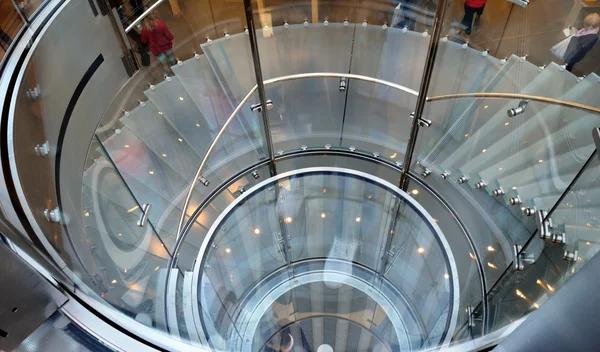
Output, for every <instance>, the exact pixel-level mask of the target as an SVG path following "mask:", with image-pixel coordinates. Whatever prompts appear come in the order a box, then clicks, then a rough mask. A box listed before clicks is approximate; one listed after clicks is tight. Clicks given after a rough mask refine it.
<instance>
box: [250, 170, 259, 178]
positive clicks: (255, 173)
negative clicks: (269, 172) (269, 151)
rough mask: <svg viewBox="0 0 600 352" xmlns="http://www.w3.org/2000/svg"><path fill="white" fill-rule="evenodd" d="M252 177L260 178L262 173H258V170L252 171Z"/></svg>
mask: <svg viewBox="0 0 600 352" xmlns="http://www.w3.org/2000/svg"><path fill="white" fill-rule="evenodd" d="M252 177H254V179H255V180H258V179H259V178H260V175H259V174H258V170H254V171H252Z"/></svg>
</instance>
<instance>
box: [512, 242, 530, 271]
mask: <svg viewBox="0 0 600 352" xmlns="http://www.w3.org/2000/svg"><path fill="white" fill-rule="evenodd" d="M522 249H523V246H521V245H519V244H515V245H514V246H513V269H515V270H517V271H523V270H525V264H533V263H535V258H534V257H533V255H527V252H526V251H522Z"/></svg>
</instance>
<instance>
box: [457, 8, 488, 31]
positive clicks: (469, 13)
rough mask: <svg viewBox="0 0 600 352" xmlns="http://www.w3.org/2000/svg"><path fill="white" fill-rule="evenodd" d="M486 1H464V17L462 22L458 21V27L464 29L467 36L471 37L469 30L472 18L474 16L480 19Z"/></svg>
mask: <svg viewBox="0 0 600 352" xmlns="http://www.w3.org/2000/svg"><path fill="white" fill-rule="evenodd" d="M486 2H487V0H466V1H465V16H464V17H463V19H462V21H460V26H461V28H462V29H464V33H465V34H466V35H467V36H469V35H471V30H472V29H473V18H474V17H475V14H477V17H478V18H479V17H481V15H482V14H483V9H484V8H485V3H486Z"/></svg>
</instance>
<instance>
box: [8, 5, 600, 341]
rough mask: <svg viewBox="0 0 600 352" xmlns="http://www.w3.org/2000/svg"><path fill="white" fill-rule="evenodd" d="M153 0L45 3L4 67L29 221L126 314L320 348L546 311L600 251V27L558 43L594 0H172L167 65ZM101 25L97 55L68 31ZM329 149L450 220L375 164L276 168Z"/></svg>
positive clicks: (139, 320) (181, 329)
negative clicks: (267, 294) (579, 46)
mask: <svg viewBox="0 0 600 352" xmlns="http://www.w3.org/2000/svg"><path fill="white" fill-rule="evenodd" d="M517 2H518V1H517ZM141 3H142V2H141V1H128V2H124V4H122V6H120V7H117V8H114V9H109V11H108V16H94V14H93V10H92V9H91V8H90V4H89V3H88V2H77V3H76V2H70V3H68V4H64V6H58V5H57V3H53V2H51V1H50V2H49V4H48V5H47V7H48V8H50V7H52V8H53V9H54V8H55V10H53V11H49V9H46V8H45V7H41V8H40V10H37V11H38V12H39V13H45V11H46V10H48V13H47V14H46V15H47V16H48V17H47V18H52V21H50V22H49V23H48V24H45V25H43V26H42V28H41V30H40V31H39V33H38V32H37V31H36V32H35V33H33V32H32V33H27V34H29V35H31V36H33V38H31V50H29V51H28V52H27V51H25V52H23V53H22V55H23V56H22V57H18V58H15V60H16V59H19V60H20V62H21V63H22V66H18V65H17V66H14V68H15V70H16V71H15V72H14V75H15V76H14V80H13V76H10V77H8V76H7V75H5V76H3V77H2V87H7V88H11V89H6V90H5V91H7V92H10V93H13V94H14V97H11V99H10V100H7V103H6V104H5V106H3V107H2V109H3V112H2V114H3V115H2V116H3V119H6V120H5V122H4V123H5V125H3V126H4V127H2V132H3V136H2V138H3V139H4V140H6V148H2V153H3V154H2V160H6V163H5V164H6V165H4V166H3V172H4V176H5V178H7V180H8V181H7V183H8V186H9V189H10V191H9V193H10V197H12V198H14V199H13V201H12V202H11V203H10V204H7V206H9V207H12V206H14V205H15V204H22V209H21V210H20V211H19V212H15V214H16V215H15V216H14V219H17V220H15V221H18V223H19V225H20V224H21V221H22V222H23V224H24V225H23V227H24V229H26V231H27V232H28V235H29V236H30V238H33V239H34V240H35V243H36V244H37V245H38V246H44V247H45V248H46V250H47V251H48V253H49V254H50V256H51V257H52V260H53V261H54V263H56V264H57V265H58V266H59V267H60V268H62V269H63V270H64V271H65V273H66V274H67V276H69V277H70V278H71V279H72V282H73V283H76V285H77V288H78V290H77V292H79V291H81V292H83V293H85V294H86V295H88V296H90V297H93V300H94V302H99V303H101V304H102V305H106V308H104V309H108V310H109V311H110V312H111V313H112V311H116V312H121V313H124V315H125V316H128V317H130V318H131V320H128V319H124V320H123V322H120V323H122V324H123V325H126V326H128V327H129V326H133V327H135V328H136V329H137V328H139V329H141V330H139V331H146V332H147V330H143V328H141V327H143V326H146V327H150V328H152V329H156V330H158V331H162V332H165V333H168V334H169V335H170V336H172V337H173V338H174V339H175V340H176V341H178V343H181V342H182V341H183V342H184V345H183V346H189V345H194V346H203V347H212V348H215V349H219V350H221V349H223V350H225V349H230V350H238V349H239V347H241V346H243V347H244V348H246V347H248V348H251V349H254V350H260V349H261V348H265V347H266V346H267V344H268V343H270V342H269V341H271V340H272V339H273V337H275V336H281V335H282V331H286V333H287V334H288V335H290V336H292V337H293V339H294V341H296V343H300V341H301V342H302V344H305V343H306V344H307V345H309V346H311V348H313V347H314V348H316V347H319V346H321V345H323V344H328V345H330V346H335V348H336V349H338V348H339V349H344V348H343V346H344V343H346V347H347V344H348V343H354V342H353V341H354V340H350V339H348V340H347V341H346V342H342V341H340V340H342V338H341V337H340V336H349V337H350V338H356V337H357V335H358V339H359V341H358V342H356V343H357V344H358V346H365V348H370V347H373V346H381V347H382V348H384V349H389V350H395V349H396V347H398V346H401V347H403V348H402V349H420V348H427V347H435V346H439V345H441V344H446V343H449V342H452V343H454V342H456V343H458V342H461V341H463V340H465V339H472V338H476V337H478V336H481V335H484V334H486V333H489V332H491V331H494V330H496V329H500V328H502V327H504V326H505V325H507V324H509V323H510V322H512V321H515V320H516V319H518V318H520V317H522V316H524V315H526V314H527V313H528V312H530V311H532V310H534V309H537V308H538V307H539V306H541V305H542V304H543V302H544V301H545V300H546V299H548V298H549V297H551V296H552V293H553V292H554V291H555V290H556V289H558V288H559V287H560V286H561V285H562V283H563V282H564V281H565V280H566V279H568V277H569V276H570V275H572V274H573V273H575V272H576V271H577V270H578V268H580V267H581V265H583V263H585V262H586V261H587V260H588V259H589V258H591V257H592V256H593V255H594V254H595V253H596V251H595V250H594V248H595V247H594V246H595V245H594V244H595V243H596V242H597V241H595V234H594V228H596V227H597V219H596V215H595V213H596V207H595V203H594V198H593V195H594V194H595V193H594V192H595V191H596V185H595V178H594V177H593V175H594V174H595V173H594V170H595V163H596V160H595V159H594V158H593V155H594V153H595V152H594V149H595V146H594V144H593V140H592V138H591V136H590V134H591V130H592V129H593V128H594V127H595V126H596V125H595V124H594V121H595V119H596V117H597V114H598V112H600V110H599V107H598V106H597V101H598V98H597V96H596V92H597V89H595V85H596V84H598V80H599V77H598V76H597V75H596V74H595V73H593V71H594V70H596V67H595V65H596V64H595V62H596V61H597V60H594V59H595V58H597V57H598V54H597V48H595V47H590V48H589V49H590V50H589V51H586V52H585V53H580V54H584V55H583V59H581V60H580V61H578V62H573V61H570V62H565V61H564V60H562V59H560V58H558V57H553V54H552V52H551V51H550V48H551V47H552V46H553V45H554V44H556V43H558V42H559V41H561V40H564V39H565V38H566V37H565V34H564V33H567V32H566V31H563V29H566V28H567V27H569V26H571V25H572V26H574V27H577V28H578V29H581V28H582V27H584V26H587V27H585V29H588V30H592V32H593V31H595V28H588V27H589V26H590V23H591V22H590V21H589V18H588V20H586V16H588V15H590V14H591V13H592V12H593V11H595V10H594V6H592V5H590V6H582V2H581V1H575V2H574V3H571V2H565V1H559V0H556V1H554V0H553V1H545V2H531V3H530V4H529V5H528V6H525V7H522V6H519V5H518V4H516V3H513V2H490V3H489V4H487V5H486V7H485V9H484V10H482V11H479V12H481V14H480V15H479V16H475V17H474V18H472V21H471V22H470V23H467V22H468V21H467V20H468V18H467V19H465V8H464V7H463V6H462V3H461V4H459V3H458V2H452V3H450V4H447V2H444V1H442V0H440V1H439V2H438V5H440V6H438V9H441V10H444V11H445V16H441V15H442V13H441V12H436V6H435V4H433V2H431V4H430V5H427V6H412V5H411V6H396V4H392V3H373V2H362V1H358V0H357V1H349V2H348V1H343V2H342V1H326V2H325V1H311V2H307V1H284V2H283V1H267V0H264V1H256V2H250V1H247V2H246V3H244V2H242V1H234V2H226V3H216V2H214V1H213V2H197V1H183V0H181V1H168V2H167V1H151V2H148V3H144V4H145V5H147V6H154V5H156V6H155V7H154V9H155V12H153V13H152V15H153V16H156V17H158V18H159V19H161V20H162V21H163V22H164V23H165V24H166V26H167V27H168V28H169V30H170V32H171V33H172V34H173V37H174V41H173V43H172V44H173V51H174V54H173V55H174V58H175V60H174V61H173V62H168V63H167V64H166V65H164V66H163V65H162V64H161V62H160V57H159V56H160V55H154V54H152V49H153V48H154V47H153V44H152V43H144V42H142V38H141V33H142V29H143V26H145V25H146V24H145V21H144V18H146V17H147V16H148V15H149V12H147V13H145V12H143V11H142V12H140V7H139V5H140V4H141ZM444 4H446V5H448V6H446V7H444V6H443V5H444ZM26 5H28V6H30V10H31V11H33V10H35V8H37V5H36V4H35V2H28V3H27V4H26ZM248 5H249V6H248ZM30 10H28V11H30ZM24 11H25V9H23V11H21V12H19V11H17V14H19V13H20V15H19V16H24V15H23V12H24ZM31 11H30V12H29V13H27V11H25V16H24V17H19V18H27V19H30V20H31V21H35V20H36V18H35V17H36V16H29V15H30V14H31ZM2 13H3V14H4V13H5V12H4V11H2ZM549 13H552V14H553V15H552V17H549V16H550V15H549ZM247 15H248V16H247ZM111 16H112V17H111ZM592 17H593V16H592ZM246 18H250V19H251V21H250V23H247V20H246ZM550 19H551V20H550ZM40 20H41V19H40ZM136 22H137V23H136ZM65 23H68V24H69V25H70V26H71V28H80V29H81V33H78V32H77V31H68V30H67V29H66V27H65ZM33 24H35V23H32V25H33ZM0 25H2V26H3V28H4V27H5V22H0ZM96 25H97V26H99V27H98V28H96V27H94V26H96ZM100 25H101V26H100ZM138 25H139V26H138ZM591 25H592V26H593V23H592V24H591ZM44 26H45V27H44ZM467 27H471V30H470V32H471V33H470V34H469V33H467V32H468V28H467ZM112 29H115V30H116V32H113V31H112ZM86 31H89V32H90V33H88V32H86ZM92 34H93V35H92ZM567 34H570V32H569V33H567ZM573 34H574V37H573V38H571V40H583V39H577V38H580V37H582V36H583V35H587V34H586V33H584V32H578V31H574V32H573ZM588 34H593V33H591V32H590V33H588ZM35 36H38V37H37V38H36V37H35ZM91 36H93V37H94V38H95V40H94V41H93V45H94V49H95V50H87V51H82V52H81V53H82V55H81V57H79V58H78V60H70V59H65V57H63V56H58V55H56V53H58V52H63V53H68V52H72V51H74V50H76V49H77V48H74V47H73V45H71V43H76V45H79V44H81V43H84V42H87V40H86V39H85V38H89V37H91ZM52 38H62V39H61V40H59V41H58V42H56V41H54V40H51V39H52ZM0 39H2V38H0ZM34 39H35V40H34ZM90 43H92V42H91V41H90ZM81 45H83V44H81ZM90 45H91V44H90ZM99 52H100V53H101V54H100V55H99ZM123 57H126V58H128V59H125V60H124V59H122V58H123ZM11 59H12V58H11ZM123 60H124V61H125V62H129V64H128V65H129V66H127V65H126V66H123V62H124V61H123ZM167 60H168V58H167ZM567 61H569V60H567ZM92 63H96V65H97V67H96V68H95V70H97V72H95V71H93V70H91V68H90V65H91V64H92ZM259 64H260V65H259ZM563 64H568V65H567V66H564V65H563ZM19 65H20V64H19ZM11 67H13V66H11ZM92 67H94V66H93V64H92ZM259 68H260V70H259ZM90 70H91V71H90ZM65 72H68V73H69V75H64V73H65ZM134 73H135V74H134ZM128 74H130V75H131V74H133V76H131V77H130V76H129V75H128ZM60 75H64V76H65V77H59V76H60ZM85 77H87V78H86V79H89V82H87V84H88V85H89V86H88V87H87V88H85V85H84V87H83V88H82V89H81V90H78V87H79V84H80V83H81V82H83V81H85V80H84V78H85ZM257 79H258V80H259V81H260V80H262V81H263V82H258V81H257ZM257 83H258V84H257ZM263 89H264V94H263ZM78 94H79V95H78ZM115 96H117V99H113V98H114V97H115ZM426 96H427V97H426ZM74 97H77V98H78V99H79V102H77V99H75V100H73V99H74ZM4 108H7V109H6V111H5V109H4ZM421 108H422V109H421ZM419 111H420V112H419ZM413 113H416V114H417V115H419V116H416V118H417V119H418V123H415V122H414V118H415V116H414V115H413ZM415 139H416V140H415ZM90 141H91V144H90ZM88 145H89V148H86V147H85V146H88ZM3 146H4V145H3ZM407 155H408V158H407ZM309 166H329V167H331V166H338V167H345V168H348V169H352V170H360V171H363V172H367V173H369V174H371V175H375V176H377V177H379V178H382V179H385V180H387V181H389V182H391V183H392V184H394V185H395V184H398V183H399V182H398V181H399V180H400V179H401V180H402V182H401V183H402V185H403V188H404V190H405V191H406V192H408V194H409V195H410V197H411V199H413V200H415V201H416V202H418V203H419V204H420V205H421V206H422V207H423V208H425V210H426V212H427V213H429V214H430V215H431V217H432V219H430V220H432V221H433V222H431V221H424V220H423V218H422V217H421V216H420V215H419V212H416V211H414V209H413V208H411V206H410V204H413V202H412V201H410V202H409V201H407V200H406V198H403V200H402V201H401V200H400V198H394V194H396V193H397V191H396V190H394V191H392V190H390V189H389V188H385V187H383V188H382V187H380V186H379V185H376V184H373V183H370V182H366V181H365V180H361V179H359V178H357V177H347V176H341V175H339V174H335V173H334V174H320V175H310V176H304V177H299V176H298V177H296V176H294V177H289V178H288V179H285V180H283V179H280V180H279V182H277V183H273V184H271V185H270V186H269V187H271V189H269V187H267V188H265V189H263V188H264V187H266V186H264V185H263V184H262V182H263V181H264V180H266V179H268V178H270V177H272V176H280V175H281V174H282V173H284V172H286V171H293V170H295V169H300V168H303V167H309ZM8 176H10V177H8ZM261 187H263V188H261ZM246 194H248V195H251V196H246ZM369 197H370V198H369ZM147 204H149V205H151V207H148V206H146V205H147ZM232 204H234V205H232ZM3 205H4V204H3ZM223 214H227V217H226V218H225V219H222V218H221V217H222V216H224V215H223ZM142 218H146V220H147V221H145V222H144V221H142V220H141V219H142ZM288 219H289V220H288ZM359 219H360V220H359ZM549 219H552V221H551V222H550V221H549ZM221 220H222V221H221ZM536 220H538V221H536ZM138 221H140V225H142V226H138ZM436 223H437V224H438V225H435V224H436ZM217 226H219V228H220V231H218V232H216V231H215V229H216V227H217ZM431 226H433V227H435V226H439V227H440V229H441V231H442V232H443V234H444V236H445V237H446V238H447V239H448V246H449V248H450V252H451V253H453V260H449V259H448V260H446V259H447V258H444V256H443V253H444V252H443V251H442V249H441V247H440V246H439V243H438V242H436V241H437V240H436V238H437V237H435V236H433V235H432V233H431V231H430V230H431ZM244 231H246V232H244ZM257 232H258V233H257ZM397 233H403V234H406V236H397V235H395V234H397ZM563 233H564V235H563ZM340 236H344V237H340ZM540 236H542V237H543V239H542V238H539V237H540ZM209 241H212V242H209ZM205 243H210V244H211V245H210V246H204V247H206V248H204V247H203V244H205ZM213 245H214V246H213ZM205 249H206V251H205ZM227 249H229V252H227ZM421 250H422V251H421ZM199 255H200V259H202V260H197V259H198V256H199ZM383 258H385V260H384V259H383ZM207 264H208V265H207ZM201 265H203V266H202V269H200V266H201ZM451 265H455V266H456V273H451V272H450V271H449V269H448V268H449V266H451ZM194 269H196V271H197V272H196V275H194ZM516 269H517V270H516ZM523 269H524V270H525V271H526V274H527V275H526V280H524V281H523V279H522V273H520V271H521V270H523ZM313 271H314V272H327V271H331V272H336V273H338V274H339V273H341V275H342V276H343V277H355V279H356V280H357V281H356V282H354V281H352V282H350V281H345V279H344V280H341V279H340V280H337V281H336V277H335V276H331V277H329V278H328V279H327V280H324V281H325V283H323V275H321V276H320V279H319V280H320V281H319V280H316V281H311V280H312V279H309V278H310V273H312V272H313ZM304 274H305V276H304V277H305V278H307V279H306V280H308V281H306V282H300V281H299V282H298V285H296V286H294V287H293V288H289V287H288V288H289V289H288V288H286V290H283V291H282V293H281V294H280V295H277V296H276V297H275V296H274V297H272V301H270V302H268V304H266V303H265V304H264V305H263V306H260V305H259V304H258V302H256V301H253V299H256V298H257V297H262V296H261V295H262V294H264V292H263V291H264V290H266V289H267V288H269V287H277V285H278V284H280V283H281V282H292V283H293V280H294V278H296V277H297V276H298V275H304ZM350 274H351V275H350ZM446 274H447V275H448V276H449V278H446V277H445V275H446ZM529 274H531V275H529ZM534 277H535V280H534V279H532V278H534ZM194 280H197V281H198V282H194ZM450 282H452V283H453V284H454V285H455V287H456V288H457V289H456V292H454V291H453V290H451V287H450V286H449V283H450ZM360 283H368V285H369V286H370V287H373V288H374V289H375V290H377V292H378V293H381V294H382V295H383V293H385V294H386V295H387V296H385V297H387V299H388V302H390V303H389V306H391V307H395V308H397V309H398V310H399V312H397V313H398V314H396V315H398V316H401V317H403V318H404V319H405V320H406V321H405V322H404V326H405V327H406V328H404V330H403V329H397V328H396V327H397V326H398V324H396V325H394V324H395V321H396V320H395V318H394V316H395V315H394V314H392V313H393V312H392V311H391V310H386V309H387V307H388V306H385V304H382V303H381V302H382V301H381V300H380V298H381V297H379V298H377V297H375V295H373V294H369V292H367V293H365V292H364V290H362V289H361V288H360ZM262 284H264V285H262ZM261 290H263V291H261ZM386 290H387V291H386ZM196 294H197V297H196V298H197V299H196V300H194V295H196ZM513 295H516V296H513ZM399 297H402V299H400V298H399ZM198 299H200V301H198ZM194 302H195V303H199V304H196V305H195V307H194V304H193V303H194ZM334 303H335V304H334ZM254 306H256V307H259V306H260V307H262V309H263V310H262V311H261V313H260V314H258V313H257V314H258V315H256V316H255V315H252V312H250V311H249V309H250V308H249V307H254ZM330 307H331V308H330ZM328 309H329V310H328ZM454 310H457V313H456V314H454V313H452V314H451V312H454ZM401 313H402V314H401ZM404 313H406V314H404ZM286 314H287V315H286ZM289 314H293V319H291V318H290V315H289ZM407 316H409V317H410V318H407ZM244 319H246V320H244ZM452 319H454V320H453V321H454V323H452V324H448V323H447V322H448V321H449V320H452ZM132 321H135V322H132ZM248 321H250V322H253V323H257V324H259V325H261V326H264V330H257V329H254V328H249V326H251V325H250V324H249V323H247V322H248ZM258 322H261V323H258ZM268 322H270V323H268ZM128 324H133V325H128ZM449 327H452V329H450V330H448V328H449ZM454 327H456V329H454ZM282 329H283V330H282ZM319 329H321V330H323V329H326V330H328V331H332V334H333V335H335V336H338V337H337V341H331V340H330V338H331V336H325V335H320V334H318V333H316V332H317V331H319ZM136 331H137V330H136ZM287 331H289V333H288V332H287ZM399 331H404V334H400V333H399ZM342 332H343V333H342ZM140 333H141V332H140ZM344 334H346V335H344ZM284 335H285V334H284ZM401 336H408V337H407V338H405V339H403V338H402V337H401ZM247 339H249V340H250V341H251V343H248V342H246V340H247ZM446 345H447V344H446ZM373 348H375V347H373Z"/></svg>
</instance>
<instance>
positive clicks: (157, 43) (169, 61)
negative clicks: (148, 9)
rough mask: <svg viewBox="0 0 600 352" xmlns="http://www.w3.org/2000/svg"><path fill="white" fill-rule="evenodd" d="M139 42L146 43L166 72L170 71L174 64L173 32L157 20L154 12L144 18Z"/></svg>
mask: <svg viewBox="0 0 600 352" xmlns="http://www.w3.org/2000/svg"><path fill="white" fill-rule="evenodd" d="M140 36H141V42H142V44H148V46H149V47H150V51H151V52H152V54H153V55H154V56H156V57H157V58H158V61H159V62H160V64H161V65H162V66H163V68H164V70H165V72H166V73H170V72H171V66H172V65H175V64H176V62H175V57H174V56H173V39H174V37H173V34H171V31H169V28H167V25H166V24H165V23H164V22H163V21H161V20H159V19H158V18H157V17H156V15H155V14H154V13H150V14H148V16H146V18H144V26H143V27H142V33H141V34H140Z"/></svg>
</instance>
